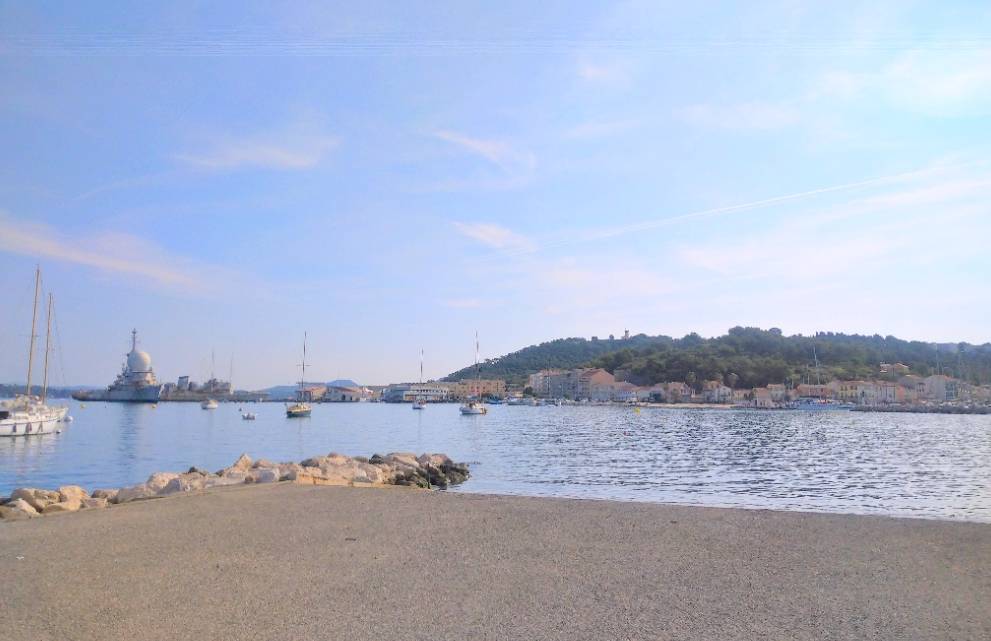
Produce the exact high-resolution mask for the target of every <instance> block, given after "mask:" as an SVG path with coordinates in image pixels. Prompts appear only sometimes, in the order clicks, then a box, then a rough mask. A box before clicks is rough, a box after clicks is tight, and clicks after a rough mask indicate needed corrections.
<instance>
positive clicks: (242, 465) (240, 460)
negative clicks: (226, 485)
mask: <svg viewBox="0 0 991 641" xmlns="http://www.w3.org/2000/svg"><path fill="white" fill-rule="evenodd" d="M251 463H252V461H251V457H250V456H248V455H247V454H242V455H241V456H239V457H237V460H236V461H234V465H231V466H230V467H229V468H227V469H226V470H225V471H224V472H225V473H227V472H247V471H248V470H250V469H251Z"/></svg>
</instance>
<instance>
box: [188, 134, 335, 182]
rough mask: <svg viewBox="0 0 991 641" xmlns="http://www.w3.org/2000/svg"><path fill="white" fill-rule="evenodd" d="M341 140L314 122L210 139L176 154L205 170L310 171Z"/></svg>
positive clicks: (190, 165) (209, 137)
mask: <svg viewBox="0 0 991 641" xmlns="http://www.w3.org/2000/svg"><path fill="white" fill-rule="evenodd" d="M338 144H339V141H338V139H337V138H336V137H335V136H333V135H330V134H329V133H327V132H325V131H324V130H323V128H322V127H319V126H317V125H316V124H314V123H310V122H304V123H294V124H292V125H290V126H288V127H284V128H282V129H279V130H277V131H268V132H255V133H251V134H245V135H239V136H238V135H221V136H217V135H213V136H208V137H207V140H205V141H204V142H203V143H202V144H201V145H199V147H200V148H199V149H197V150H195V151H189V152H185V153H180V154H176V155H175V159H176V160H178V161H179V162H181V163H183V164H185V165H187V166H189V167H192V168H194V169H199V170H204V171H229V170H236V169H277V170H284V171H291V170H303V169H310V168H312V167H315V166H316V165H318V164H319V163H320V162H321V161H322V160H323V159H324V158H325V157H326V156H327V154H328V153H329V152H330V151H331V150H333V149H334V148H335V147H337V146H338Z"/></svg>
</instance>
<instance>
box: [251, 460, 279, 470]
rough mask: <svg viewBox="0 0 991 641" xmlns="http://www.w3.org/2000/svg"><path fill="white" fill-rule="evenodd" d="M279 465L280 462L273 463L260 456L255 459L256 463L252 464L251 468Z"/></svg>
mask: <svg viewBox="0 0 991 641" xmlns="http://www.w3.org/2000/svg"><path fill="white" fill-rule="evenodd" d="M278 466H279V464H278V463H273V462H272V461H269V460H267V459H263V458H260V459H258V460H257V461H255V463H254V465H252V466H251V469H253V470H257V469H260V468H273V467H278Z"/></svg>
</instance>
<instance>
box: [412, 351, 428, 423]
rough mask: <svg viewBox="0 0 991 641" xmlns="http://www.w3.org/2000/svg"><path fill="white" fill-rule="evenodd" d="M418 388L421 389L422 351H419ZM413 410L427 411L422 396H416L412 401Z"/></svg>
mask: <svg viewBox="0 0 991 641" xmlns="http://www.w3.org/2000/svg"><path fill="white" fill-rule="evenodd" d="M420 387H423V349H421V350H420ZM413 409H415V410H425V409H427V402H426V401H425V400H424V398H423V397H422V396H417V397H416V398H415V399H413Z"/></svg>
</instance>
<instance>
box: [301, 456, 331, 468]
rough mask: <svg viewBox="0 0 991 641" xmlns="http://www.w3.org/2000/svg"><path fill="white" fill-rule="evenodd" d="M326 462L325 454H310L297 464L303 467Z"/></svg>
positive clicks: (318, 465) (317, 465)
mask: <svg viewBox="0 0 991 641" xmlns="http://www.w3.org/2000/svg"><path fill="white" fill-rule="evenodd" d="M326 463H327V457H326V456H311V457H310V458H308V459H304V460H302V461H300V462H299V464H300V465H302V466H303V467H320V466H321V465H325V464H326Z"/></svg>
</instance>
